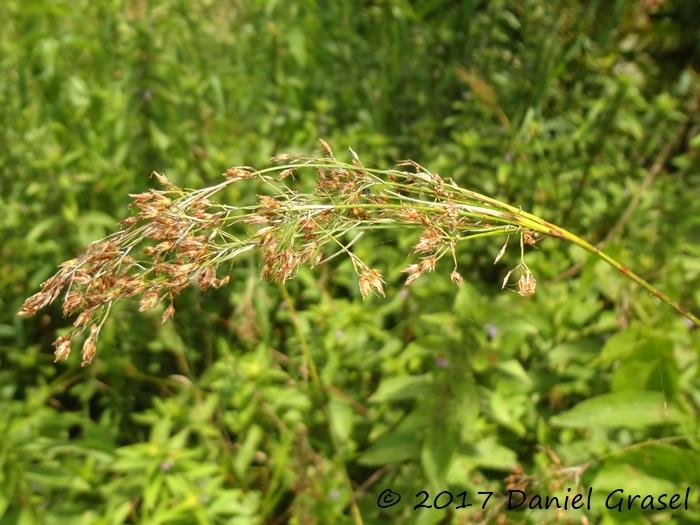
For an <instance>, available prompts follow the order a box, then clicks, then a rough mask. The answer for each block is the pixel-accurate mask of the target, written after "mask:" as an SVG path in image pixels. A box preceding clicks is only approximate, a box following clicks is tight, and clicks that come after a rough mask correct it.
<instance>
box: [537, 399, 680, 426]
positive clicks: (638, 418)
mask: <svg viewBox="0 0 700 525" xmlns="http://www.w3.org/2000/svg"><path fill="white" fill-rule="evenodd" d="M678 420H679V417H678V413H677V411H676V409H675V408H673V407H672V406H671V405H667V403H666V400H665V398H664V395H663V394H662V393H660V392H649V391H624V392H615V393H612V394H603V395H600V396H596V397H593V398H591V399H587V400H585V401H582V402H581V403H579V404H578V405H576V406H575V407H573V408H572V409H571V410H568V411H566V412H564V413H562V414H559V415H556V416H554V417H552V418H551V419H550V423H551V424H552V425H554V426H558V427H568V428H591V427H597V428H614V427H626V428H642V427H645V426H649V425H663V424H669V423H674V424H675V423H677V422H678Z"/></svg>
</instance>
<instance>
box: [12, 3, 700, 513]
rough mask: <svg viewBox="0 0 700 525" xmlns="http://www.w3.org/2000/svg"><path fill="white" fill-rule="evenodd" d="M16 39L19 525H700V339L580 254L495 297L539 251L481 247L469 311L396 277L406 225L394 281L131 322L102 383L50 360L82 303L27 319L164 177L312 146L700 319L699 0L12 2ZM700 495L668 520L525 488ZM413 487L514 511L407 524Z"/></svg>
mask: <svg viewBox="0 0 700 525" xmlns="http://www.w3.org/2000/svg"><path fill="white" fill-rule="evenodd" d="M0 20H3V23H2V29H0V122H2V126H1V127H0V173H1V178H0V183H1V184H2V188H1V189H2V191H1V192H0V209H1V210H2V213H1V214H0V233H1V237H2V243H1V245H0V257H1V259H0V265H1V270H2V271H0V349H1V351H0V523H8V524H15V523H19V524H32V523H37V524H42V525H43V524H59V523H71V524H73V523H86V524H87V523H89V524H93V523H94V524H120V523H144V524H155V523H169V524H170V523H183V524H184V523H187V524H189V523H199V524H209V523H238V524H249V523H268V524H280V523H299V524H313V523H319V524H322V523H331V522H336V523H346V522H347V523H353V522H354V523H357V522H358V517H357V516H358V514H359V515H361V517H362V519H363V520H364V523H387V522H395V523H419V524H432V523H455V524H457V523H459V524H462V523H545V522H562V523H569V522H570V523H586V521H585V519H587V520H588V523H605V524H610V523H635V524H637V523H638V524H644V523H652V522H664V523H677V524H683V523H697V522H698V521H700V501H699V500H698V490H697V487H698V486H700V452H699V450H700V440H699V439H698V438H699V433H698V418H697V414H698V410H699V408H700V377H699V373H698V356H699V353H698V352H699V349H700V342H699V339H700V336H699V332H698V330H697V329H694V328H692V327H690V326H689V325H688V323H686V322H685V321H684V319H683V318H681V317H679V316H678V315H676V314H675V313H673V312H672V311H671V310H670V309H668V308H666V307H665V306H664V305H661V304H660V303H658V302H656V301H655V300H654V298H653V297H650V296H649V295H648V294H646V293H642V291H640V290H639V289H637V288H635V287H634V286H633V284H632V283H630V282H628V281H626V280H625V279H624V278H623V276H621V275H619V274H617V273H616V272H614V271H613V270H611V269H610V268H609V267H607V266H606V265H604V264H603V263H602V262H600V261H597V260H595V259H592V258H591V257H589V256H586V255H585V254H584V253H583V252H582V251H581V250H578V249H575V248H569V247H568V246H565V245H563V244H561V243H559V242H557V241H555V240H545V241H542V242H541V243H539V244H538V245H537V248H536V249H535V250H533V251H531V252H530V253H529V254H528V257H527V262H528V265H529V267H530V268H531V269H532V270H533V272H535V274H536V276H537V279H538V291H537V294H536V295H535V296H534V297H531V298H523V297H520V296H518V295H517V294H516V293H513V292H512V290H505V291H501V290H500V284H501V281H502V279H503V277H504V275H505V273H506V271H507V270H508V268H509V267H510V266H512V265H513V264H515V263H516V262H517V255H518V254H517V253H515V251H514V252H513V253H510V252H509V253H507V254H506V256H505V257H504V258H503V259H502V260H501V261H500V262H499V263H498V264H496V265H494V264H492V263H493V260H494V257H495V255H496V253H497V252H498V250H499V248H500V246H499V245H494V244H492V243H490V242H488V240H484V242H474V243H473V244H472V245H470V246H467V247H465V248H463V249H462V250H461V252H460V257H461V261H460V264H461V268H462V273H463V275H464V277H465V283H464V284H463V285H462V286H461V287H460V288H459V289H457V288H455V287H454V285H453V284H452V283H450V281H449V271H450V268H444V267H443V268H441V267H438V271H437V272H435V273H434V274H431V275H429V276H425V277H423V278H422V279H421V280H420V281H418V282H417V283H415V284H414V285H412V286H411V287H410V288H403V287H402V282H403V280H404V279H405V275H402V274H400V269H401V268H403V267H404V266H405V265H406V257H405V255H404V254H405V253H406V251H407V249H408V248H409V247H410V246H411V245H412V243H413V242H414V241H415V236H414V235H413V233H412V232H406V234H405V236H404V235H402V236H401V237H400V238H394V237H390V236H387V237H386V240H385V242H382V243H381V244H379V245H376V244H372V243H370V242H367V243H365V242H364V240H361V241H360V242H358V243H357V244H356V245H355V249H356V251H357V253H358V255H360V256H361V257H362V258H363V259H364V260H365V261H366V262H368V264H370V266H376V267H381V268H383V269H385V270H386V271H385V275H386V276H387V281H388V283H387V299H384V300H382V299H378V298H375V299H369V300H367V301H364V302H363V301H362V300H361V299H360V297H359V291H358V289H357V284H356V280H355V277H354V272H353V271H352V267H351V265H350V263H349V261H341V259H340V258H338V259H337V260H334V261H333V262H331V263H329V264H328V265H326V266H324V267H322V268H320V269H318V270H315V271H313V272H312V271H308V270H305V271H302V272H301V273H300V275H299V276H298V278H297V279H296V280H294V281H291V282H290V283H288V285H287V287H286V288H278V287H276V286H274V285H271V284H268V283H263V282H260V281H259V279H258V268H259V260H257V259H255V258H250V259H249V260H247V262H246V263H244V264H241V265H239V266H237V267H235V268H233V269H232V270H231V277H232V278H231V284H230V285H229V286H227V287H225V288H222V289H219V290H215V291H209V292H207V293H201V292H198V291H197V290H196V289H191V290H188V291H187V293H185V294H184V295H183V296H182V297H180V298H179V300H178V302H177V304H176V307H177V311H178V314H177V316H176V318H175V319H174V320H173V321H171V322H170V323H167V324H165V325H161V324H160V316H159V314H158V313H153V314H148V315H146V314H141V313H139V312H137V307H136V305H135V304H134V305H130V306H129V305H126V306H121V305H120V307H119V308H116V311H115V312H114V313H113V314H112V318H111V321H110V322H109V323H108V324H107V325H106V326H105V328H104V329H103V331H102V335H101V343H100V345H101V349H100V352H99V354H98V357H97V359H96V360H95V362H94V363H93V364H92V365H91V366H90V367H86V368H81V367H80V366H79V356H78V355H77V353H76V355H74V356H73V357H72V358H71V359H70V360H69V361H68V362H67V363H60V364H54V363H53V355H52V352H51V346H50V344H51V341H53V340H54V339H55V337H56V336H57V335H60V334H61V333H63V331H64V330H65V328H66V327H67V326H70V323H71V320H70V319H64V318H63V317H62V315H61V312H60V309H59V307H52V308H51V309H48V310H46V311H45V312H43V314H40V315H39V316H38V317H36V318H33V319H31V320H28V321H24V320H19V319H18V318H16V317H15V313H16V311H17V310H18V309H19V307H20V305H21V303H22V301H23V300H24V298H25V297H26V296H28V295H30V294H31V293H33V292H35V291H36V290H37V289H38V287H39V285H40V283H41V282H42V281H43V280H44V279H46V278H47V277H48V276H49V275H50V274H51V273H53V271H54V270H55V268H56V266H57V264H59V263H60V262H62V261H64V260H65V259H69V258H72V257H74V256H76V255H77V254H78V253H79V252H80V251H82V249H83V248H84V247H85V246H86V244H87V243H89V242H90V241H92V240H94V239H97V238H99V237H101V236H103V235H105V234H106V233H108V232H110V231H112V230H113V229H114V227H115V225H116V223H117V221H118V220H119V219H121V218H123V217H125V216H126V215H127V214H128V209H127V204H128V202H129V199H128V195H127V194H128V193H137V192H139V191H142V190H143V189H144V188H146V187H148V186H149V185H152V184H153V183H154V181H153V180H150V179H149V178H148V174H149V173H151V171H153V170H157V171H160V172H164V173H166V174H167V175H168V176H169V177H170V178H171V179H172V180H173V181H174V182H175V183H176V184H178V185H183V186H189V187H201V186H203V185H206V184H210V183H213V182H215V181H218V180H220V177H221V173H222V172H224V171H225V170H226V168H228V167H229V166H232V165H245V164H250V165H254V166H259V167H263V166H266V165H267V164H268V163H269V158H270V156H272V155H274V154H276V153H279V152H283V151H286V152H295V151H302V152H309V151H315V150H318V149H319V147H318V142H317V138H318V137H324V138H326V139H327V140H328V142H329V143H330V144H331V145H333V147H334V149H335V150H336V153H337V154H338V155H339V156H341V155H342V151H343V148H345V147H347V146H351V147H352V148H353V149H354V150H355V151H358V152H359V153H360V155H361V157H362V158H363V160H364V161H365V162H366V163H367V164H371V165H375V166H389V165H391V164H392V163H393V162H395V161H396V160H398V159H403V158H411V159H413V160H415V161H417V162H419V163H421V164H423V165H425V166H426V167H428V168H429V169H431V170H434V171H437V172H439V173H440V174H441V175H443V176H446V177H452V178H454V179H455V180H456V181H457V182H458V183H459V184H461V185H463V186H465V187H471V188H473V189H475V190H477V191H480V192H482V193H486V194H490V195H492V196H494V197H497V198H500V199H504V200H507V201H509V202H511V203H512V204H514V205H517V206H522V208H523V209H526V210H529V211H532V212H533V213H536V214H539V215H542V216H544V217H546V218H548V219H549V220H551V221H553V222H558V223H561V224H562V225H563V226H565V227H567V228H569V229H571V230H573V231H575V232H577V233H578V234H581V235H582V236H583V237H585V238H587V239H588V240H590V241H591V242H595V243H602V245H604V246H605V248H606V250H607V251H608V252H609V253H610V254H611V255H613V256H614V257H616V258H619V259H620V260H621V261H623V262H625V263H627V264H628V265H629V266H630V267H632V268H634V269H635V270H636V271H638V272H639V273H640V274H641V275H643V276H644V277H645V278H647V279H649V280H650V281H652V282H653V283H655V284H656V285H658V286H659V287H660V288H661V289H663V290H665V291H667V292H668V293H669V294H670V295H671V296H673V297H675V298H677V299H679V300H680V301H681V302H683V303H685V304H687V305H688V306H689V307H691V309H693V310H694V311H696V312H697V311H698V310H699V309H700V286H699V285H700V235H699V233H698V232H700V199H699V198H698V196H699V195H700V176H698V172H699V169H700V157H699V155H700V109H699V100H700V84H699V82H698V74H697V70H698V67H700V29H699V28H700V12H699V11H698V10H697V6H696V4H695V2H693V1H691V0H688V1H684V0H668V1H665V0H645V1H641V2H627V1H624V0H613V1H592V2H583V1H580V2H577V1H569V2H546V1H542V0H519V1H506V0H494V1H488V2H485V1H469V0H465V1H460V2H454V1H446V0H445V1H442V0H436V1H430V2H415V3H413V2H405V1H398V0H397V1H373V2H372V1H366V2H360V1H358V2H320V1H319V2H316V1H313V0H304V1H301V2H278V1H273V0H269V1H263V0H259V1H254V0H251V1H231V2H223V1H216V0H209V1H207V0H198V1H194V2H184V1H179V0H163V1H159V2H154V1H152V2H149V1H147V0H105V1H100V2H90V1H87V0H85V1H68V0H56V1H42V0H6V1H3V2H1V3H0ZM241 188H244V187H243V186H241ZM246 188H247V190H246V191H248V190H249V191H250V192H251V193H252V192H255V190H256V188H255V187H252V186H248V187H246ZM241 191H242V190H241ZM244 197H250V195H243V194H238V195H236V194H231V195H230V198H231V199H238V198H244ZM304 345H306V346H307V347H308V349H309V351H310V354H311V357H312V359H313V361H314V363H315V365H316V366H317V367H318V370H319V373H320V376H321V380H322V383H323V389H322V390H321V391H319V390H318V389H315V388H314V385H313V384H312V383H311V382H310V381H309V378H308V370H309V364H308V362H306V361H305V359H304V353H303V352H302V348H303V346H304ZM688 486H691V487H693V492H691V496H692V497H691V502H690V509H689V510H687V511H684V510H683V511H679V512H676V513H671V512H668V511H666V512H656V513H635V512H626V511H625V512H621V513H619V512H616V511H606V510H605V509H604V508H603V505H602V502H601V501H598V502H597V503H596V502H595V501H596V500H595V499H594V505H593V509H592V510H591V512H589V513H586V516H587V518H586V517H584V515H583V514H582V513H580V512H574V511H566V512H561V513H558V514H557V513H556V512H553V511H551V512H547V511H524V512H523V511H521V512H518V511H507V510H506V509H505V507H504V504H505V501H504V500H503V498H502V496H503V495H504V494H507V490H508V488H525V487H528V488H527V490H531V491H539V492H541V493H547V494H566V489H567V488H569V487H571V488H572V490H573V491H577V490H585V489H587V488H588V487H592V488H593V490H594V496H595V497H599V496H600V495H605V494H606V493H607V492H609V491H610V490H613V489H615V488H623V489H624V490H625V493H626V494H634V493H642V494H646V493H653V494H660V493H662V492H676V491H678V492H683V491H685V488H686V487H688ZM385 488H392V489H393V490H395V491H398V492H400V493H401V494H402V495H403V500H402V502H401V503H400V504H399V505H397V506H395V507H392V508H391V509H387V510H382V509H380V508H378V506H377V497H378V495H379V493H380V492H381V491H382V490H384V489H385ZM419 490H427V491H430V493H431V494H433V495H435V494H437V493H438V492H439V491H441V490H451V491H452V492H453V493H454V494H457V493H458V492H460V491H462V490H468V491H469V492H470V494H475V493H476V492H477V491H494V492H495V493H496V496H494V500H493V501H492V502H491V503H490V504H489V506H488V507H487V510H486V511H480V509H479V507H478V505H475V507H473V508H470V509H466V510H465V509H463V510H455V509H454V505H453V506H452V509H451V510H447V509H446V510H435V509H423V510H422V511H412V510H411V507H412V505H414V504H415V503H418V502H419V500H416V498H414V495H415V494H416V492H418V491H419ZM499 495H500V496H499ZM353 501H356V503H357V506H356V507H355V511H356V512H355V515H354V517H353V515H352V512H351V511H352V502H353Z"/></svg>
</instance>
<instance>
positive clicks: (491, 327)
mask: <svg viewBox="0 0 700 525" xmlns="http://www.w3.org/2000/svg"><path fill="white" fill-rule="evenodd" d="M484 328H485V330H486V335H487V336H488V338H489V340H491V339H493V338H495V337H496V336H497V335H498V334H499V332H500V330H499V329H498V326H496V325H495V324H493V323H486V326H485V327H484Z"/></svg>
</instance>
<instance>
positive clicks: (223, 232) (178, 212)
mask: <svg viewBox="0 0 700 525" xmlns="http://www.w3.org/2000/svg"><path fill="white" fill-rule="evenodd" d="M321 145H322V148H323V152H324V155H323V156H322V157H315V156H301V155H298V156H292V155H287V154H283V155H278V156H277V157H275V158H274V159H273V160H274V161H276V162H278V163H279V164H278V165H275V166H272V167H269V168H266V169H263V170H256V169H254V168H251V167H248V166H243V167H233V168H230V169H228V170H227V171H226V172H225V173H224V180H223V181H222V182H220V183H219V184H216V185H214V186H210V187H207V188H202V189H199V190H186V189H182V188H179V187H177V186H176V185H174V184H173V183H172V182H171V181H170V180H169V179H168V178H167V177H165V176H164V175H161V174H159V173H154V174H153V175H154V176H155V178H156V179H157V180H158V182H159V183H160V185H161V186H162V189H159V190H156V189H151V190H149V191H147V192H144V193H138V194H132V195H130V197H131V199H132V203H131V207H132V212H133V213H132V215H131V216H130V217H127V218H126V219H124V220H122V221H121V223H120V228H119V229H118V230H117V231H116V232H115V233H113V234H111V235H109V236H107V237H105V238H103V239H101V240H99V241H96V242H94V243H92V244H91V245H89V246H88V247H87V249H86V250H85V253H83V254H82V255H81V256H80V257H78V258H76V259H71V260H69V261H66V262H64V263H63V264H61V265H60V268H59V270H58V271H57V272H56V273H55V274H54V275H53V276H51V277H50V278H49V279H48V280H47V281H46V282H44V283H43V284H42V286H41V289H40V290H39V291H38V292H37V293H36V294H34V295H32V296H31V297H29V298H28V299H27V300H26V301H25V302H24V304H23V305H22V307H21V309H20V311H19V315H21V316H31V315H34V314H36V313H37V312H38V311H39V310H41V309H42V308H45V307H46V306H48V305H49V304H51V303H53V302H54V301H56V299H58V298H59V297H60V296H61V295H62V296H63V314H64V315H65V316H71V315H76V318H75V320H74V321H73V327H72V328H71V330H70V331H69V332H68V333H67V334H64V335H62V336H60V337H59V338H58V339H57V340H56V341H55V342H54V346H55V358H56V360H59V359H65V358H67V357H68V355H69V354H70V351H71V346H72V343H73V342H74V341H75V340H77V339H78V338H80V337H83V336H84V340H83V345H82V363H83V364H84V365H85V364H88V363H90V362H91V361H92V359H93V358H94V356H95V353H96V343H97V339H98V336H99V332H100V329H101V327H102V325H103V324H104V322H105V320H106V318H107V316H108V314H109V310H110V308H111V306H112V304H113V303H114V302H115V301H118V300H120V299H126V298H132V297H134V298H138V308H139V310H140V311H145V310H151V309H153V308H155V307H157V306H158V305H159V304H161V303H163V302H165V303H167V307H166V308H165V310H164V312H163V314H162V320H163V322H165V321H166V320H168V319H170V318H171V317H173V315H174V314H175V309H174V306H173V300H174V298H175V297H176V296H177V295H178V294H179V293H180V292H181V291H182V290H183V289H184V288H185V287H186V286H188V285H189V284H195V285H198V286H199V287H201V288H202V289H205V290H206V289H207V288H209V287H214V288H218V287H220V286H223V285H224V284H226V283H227V282H228V280H229V277H228V276H223V277H218V275H217V271H218V270H219V268H220V267H221V266H222V263H224V262H227V261H231V260H234V259H236V258H238V257H240V256H241V255H243V254H244V253H247V252H250V251H255V250H257V251H258V252H260V253H261V255H262V268H261V277H262V278H264V279H267V280H271V281H276V282H284V281H286V280H287V279H290V278H292V277H293V276H294V275H295V274H296V271H297V269H298V268H299V266H300V265H302V264H309V265H311V266H315V265H317V264H320V263H321V262H323V261H324V254H325V252H326V251H328V248H329V247H330V248H335V249H336V250H338V251H337V252H336V254H335V255H338V254H345V255H347V256H349V257H350V259H351V261H352V263H353V266H354V268H355V271H356V272H357V276H358V287H359V291H360V294H361V295H362V296H363V297H366V296H368V295H369V294H370V293H373V292H374V293H376V294H378V295H380V296H382V297H383V296H384V285H385V281H384V279H383V277H382V275H381V273H380V272H379V270H377V269H374V268H370V267H369V266H367V264H365V263H364V262H363V261H362V260H360V259H359V257H357V255H355V254H354V253H353V252H352V251H350V246H351V244H352V242H354V241H352V240H351V241H349V242H348V241H346V240H345V239H346V238H347V237H348V236H352V235H349V234H353V233H358V234H360V235H361V234H362V233H363V232H365V231H372V230H377V229H397V230H399V231H403V230H404V229H405V228H406V227H410V228H413V229H416V230H418V231H419V232H420V234H419V237H418V241H417V243H416V244H415V245H414V246H413V248H412V252H413V253H415V254H417V255H418V256H419V260H418V261H417V262H415V263H412V264H409V265H408V266H407V267H406V268H405V269H404V270H403V273H405V274H407V278H406V281H405V284H406V285H410V284H412V283H414V282H415V281H416V280H417V279H418V278H419V277H420V276H421V275H423V274H424V273H427V272H432V271H434V270H435V268H436V265H437V263H438V261H439V260H440V259H441V258H443V257H444V256H446V255H450V256H451V258H452V260H453V264H454V266H453V269H452V272H451V274H450V279H451V280H452V281H453V282H454V283H455V284H457V285H460V284H461V283H462V282H463V278H462V276H461V275H460V273H459V272H458V268H457V257H456V255H455V248H456V245H457V243H459V242H462V241H465V240H469V239H475V238H480V237H495V236H505V237H506V242H505V243H504V244H503V247H502V248H501V251H500V252H499V253H498V255H497V256H496V260H498V259H500V258H501V257H502V255H503V252H504V251H505V248H506V245H507V239H508V238H509V237H510V236H511V235H518V236H519V237H520V247H521V250H520V262H519V263H518V264H517V265H516V266H515V267H514V268H513V269H512V270H511V271H510V272H508V275H506V278H505V279H504V282H503V286H506V284H507V282H508V280H509V278H510V275H511V273H513V272H514V271H517V272H518V273H519V275H520V277H519V280H518V281H517V284H516V291H517V292H518V293H519V294H520V295H532V294H533V293H534V292H535V287H536V280H535V277H534V275H533V274H532V272H531V271H530V269H529V268H528V267H527V265H525V262H524V247H525V246H526V245H532V244H534V243H535V242H537V240H538V239H539V238H540V237H541V236H542V235H545V236H551V237H556V238H561V239H564V240H567V241H569V242H572V243H574V244H577V245H579V246H581V247H583V248H584V249H586V250H588V251H589V252H591V253H594V254H595V255H597V256H599V257H601V258H603V259H604V260H606V262H608V263H610V264H612V265H613V266H615V267H616V268H617V269H618V270H620V271H622V272H623V273H624V274H625V275H627V276H628V277H630V278H631V279H633V280H635V282H637V283H638V284H640V285H641V286H643V287H645V288H647V289H649V290H650V291H652V290H653V291H654V293H655V294H656V295H657V296H658V297H660V298H661V299H662V300H663V301H664V302H667V303H668V304H670V305H671V306H672V307H673V308H675V309H676V310H677V311H679V312H680V313H682V314H683V315H685V316H686V317H688V318H689V319H691V320H692V321H693V322H694V323H696V324H700V320H698V318H697V317H695V316H694V315H693V314H691V313H690V312H689V311H687V310H686V309H684V308H683V307H682V306H681V305H679V304H678V303H675V302H674V301H672V300H671V299H670V298H668V297H666V296H664V295H663V294H662V293H661V292H660V291H658V290H656V288H654V287H653V286H651V285H650V284H648V283H646V281H644V280H643V279H641V278H640V277H638V276H636V274H633V273H632V272H630V271H629V270H628V269H627V268H625V267H623V266H622V265H621V264H619V263H617V261H614V260H613V259H611V258H610V257H608V256H606V255H605V254H602V253H601V252H599V251H598V250H597V249H596V248H595V247H593V246H591V245H590V244H588V243H586V241H584V240H583V239H581V238H579V237H577V236H575V235H574V234H572V233H570V232H568V231H566V230H564V229H563V228H560V227H558V226H555V225H553V224H550V223H548V222H546V221H544V220H543V219H540V218H539V217H536V216H534V215H531V214H528V213H526V212H524V211H522V210H521V209H519V208H516V207H513V206H511V205H508V204H506V203H503V202H501V201H498V200H496V199H493V198H490V197H487V196H485V195H482V194H479V193H476V192H474V191H471V190H468V189H465V188H461V187H459V186H457V185H456V184H455V183H454V182H452V181H451V180H445V179H443V178H442V177H440V176H439V175H438V174H436V173H432V172H430V171H429V170H427V169H425V168H424V167H422V166H421V165H419V164H417V163H416V162H413V161H410V160H407V161H401V162H400V163H399V164H398V168H397V169H375V168H367V167H365V166H364V165H363V164H362V162H361V161H360V159H359V157H358V156H357V154H356V153H355V152H354V151H352V150H351V154H352V162H351V163H345V162H342V161H339V160H337V159H336V157H335V155H334V154H333V152H332V150H331V148H330V146H329V145H328V144H327V143H326V142H325V141H321ZM309 171H311V172H315V175H316V187H315V192H314V193H312V194H305V193H300V192H297V191H295V190H293V189H292V188H290V187H289V186H288V185H287V184H286V182H287V180H288V179H289V178H290V177H292V176H294V175H297V174H301V173H302V172H309ZM251 179H252V180H256V181H257V182H258V183H262V185H263V187H264V188H265V189H266V190H267V191H266V192H265V193H261V194H260V195H258V200H257V203H251V204H248V205H235V204H231V203H219V202H216V201H214V200H212V199H213V198H214V197H216V196H217V194H219V193H220V192H221V191H222V190H223V189H225V188H227V187H228V186H230V185H232V184H239V183H242V182H244V181H248V180H251ZM355 238H356V236H355ZM335 255H331V256H329V257H326V258H325V260H329V259H330V258H331V257H334V256H335Z"/></svg>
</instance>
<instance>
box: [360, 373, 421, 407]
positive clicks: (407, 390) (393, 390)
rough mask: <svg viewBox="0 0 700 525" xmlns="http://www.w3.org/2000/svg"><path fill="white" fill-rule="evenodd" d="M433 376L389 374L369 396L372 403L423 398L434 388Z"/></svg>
mask: <svg viewBox="0 0 700 525" xmlns="http://www.w3.org/2000/svg"><path fill="white" fill-rule="evenodd" d="M432 384H433V378H432V376H431V375H430V374H422V375H415V376H398V377H392V376H389V377H387V378H386V379H384V380H383V381H382V382H381V383H380V384H379V388H377V390H376V391H375V392H374V394H372V396H371V397H370V398H369V400H370V402H372V403H385V402H387V401H399V400H406V399H415V398H419V399H420V398H423V397H424V396H426V395H428V394H429V393H430V391H431V390H432Z"/></svg>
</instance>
